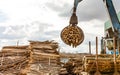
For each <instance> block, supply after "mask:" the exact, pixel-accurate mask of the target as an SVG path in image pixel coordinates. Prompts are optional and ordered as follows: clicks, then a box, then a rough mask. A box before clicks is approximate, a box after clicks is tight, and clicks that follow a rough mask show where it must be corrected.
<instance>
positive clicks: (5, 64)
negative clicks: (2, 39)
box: [0, 46, 30, 75]
mask: <svg viewBox="0 0 120 75" xmlns="http://www.w3.org/2000/svg"><path fill="white" fill-rule="evenodd" d="M29 56H30V53H29V50H28V46H5V47H3V48H2V51H1V52H0V73H1V74H3V75H7V74H11V75H18V74H20V71H21V70H23V69H24V68H25V67H26V66H27V64H28V61H29Z"/></svg>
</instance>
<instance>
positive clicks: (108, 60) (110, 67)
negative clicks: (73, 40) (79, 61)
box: [84, 55, 120, 73]
mask: <svg viewBox="0 0 120 75" xmlns="http://www.w3.org/2000/svg"><path fill="white" fill-rule="evenodd" d="M84 61H85V62H84V70H85V71H87V72H92V73H93V72H95V71H96V60H95V56H86V58H85V60H84ZM116 65H117V69H118V71H119V72H120V59H119V58H118V57H117V61H116ZM114 68H115V67H114V59H113V55H99V56H98V69H99V71H100V72H101V73H113V72H114Z"/></svg>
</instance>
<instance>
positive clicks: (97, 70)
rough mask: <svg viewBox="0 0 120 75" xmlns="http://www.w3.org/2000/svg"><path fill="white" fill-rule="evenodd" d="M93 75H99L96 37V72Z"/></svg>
mask: <svg viewBox="0 0 120 75" xmlns="http://www.w3.org/2000/svg"><path fill="white" fill-rule="evenodd" d="M94 75H101V74H100V72H99V67H98V37H96V72H95V74H94Z"/></svg>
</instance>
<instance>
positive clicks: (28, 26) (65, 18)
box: [0, 0, 120, 53]
mask: <svg viewBox="0 0 120 75" xmlns="http://www.w3.org/2000/svg"><path fill="white" fill-rule="evenodd" d="M73 2H74V0H0V48H2V47H3V46H7V45H16V43H17V41H18V40H19V44H20V45H26V44H29V42H28V40H37V41H45V40H55V41H57V42H58V43H59V46H60V50H61V51H62V52H74V53H76V52H81V53H83V52H88V42H89V41H91V43H92V52H93V53H95V37H96V36H98V38H99V40H100V39H101V37H102V36H104V22H105V21H107V20H108V16H107V13H106V9H105V7H104V4H103V1H102V0H83V1H82V2H80V3H79V5H78V8H77V16H78V19H79V23H78V26H79V27H80V28H82V30H83V32H84V35H85V39H84V42H83V43H82V44H81V45H80V46H78V47H77V48H72V47H70V46H67V45H66V44H64V43H63V41H62V40H61V38H60V33H61V31H62V29H63V28H64V27H66V26H68V25H69V19H70V16H71V14H72V8H73ZM113 2H114V5H115V8H116V11H117V12H119V11H120V8H119V7H120V0H113ZM99 44H100V41H99ZM99 50H100V47H99Z"/></svg>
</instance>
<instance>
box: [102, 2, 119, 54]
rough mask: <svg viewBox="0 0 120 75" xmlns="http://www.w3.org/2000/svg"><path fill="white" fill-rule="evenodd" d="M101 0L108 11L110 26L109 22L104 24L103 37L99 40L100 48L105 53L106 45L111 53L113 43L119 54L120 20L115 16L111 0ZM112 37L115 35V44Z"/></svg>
mask: <svg viewBox="0 0 120 75" xmlns="http://www.w3.org/2000/svg"><path fill="white" fill-rule="evenodd" d="M103 1H104V3H105V5H106V8H107V11H108V15H109V18H110V22H111V26H110V24H108V27H107V26H105V37H104V38H102V40H101V49H102V51H101V52H102V53H106V49H105V47H106V46H107V48H108V50H111V53H113V47H114V45H115V49H117V54H118V52H119V54H120V22H119V19H118V17H117V14H116V11H115V8H114V6H113V2H112V0H103ZM105 25H107V24H105ZM114 37H115V44H114V43H113V38H114Z"/></svg>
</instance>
